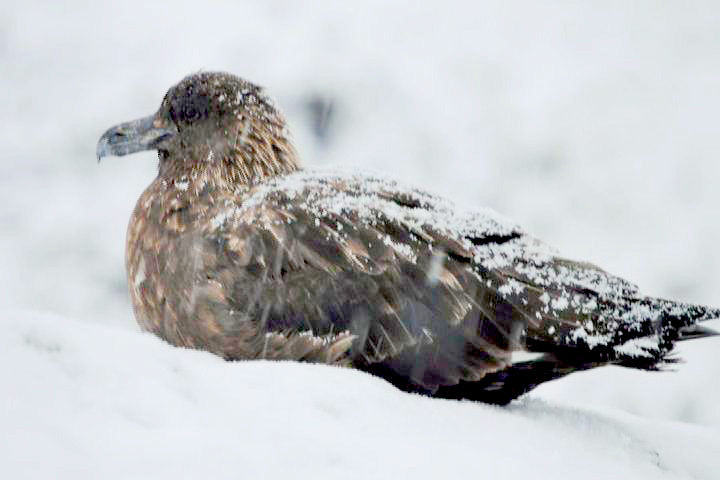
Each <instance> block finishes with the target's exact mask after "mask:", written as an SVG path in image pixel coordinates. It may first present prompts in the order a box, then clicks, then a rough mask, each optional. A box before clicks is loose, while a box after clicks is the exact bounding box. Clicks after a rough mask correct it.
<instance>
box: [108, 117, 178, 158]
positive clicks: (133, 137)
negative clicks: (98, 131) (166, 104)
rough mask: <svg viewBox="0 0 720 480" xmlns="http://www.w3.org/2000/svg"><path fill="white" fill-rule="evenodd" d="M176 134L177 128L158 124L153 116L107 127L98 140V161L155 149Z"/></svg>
mask: <svg viewBox="0 0 720 480" xmlns="http://www.w3.org/2000/svg"><path fill="white" fill-rule="evenodd" d="M175 135H177V129H176V128H175V127H174V126H172V127H165V126H160V124H159V122H158V121H156V119H155V116H154V115H151V116H149V117H145V118H140V119H138V120H133V121H132V122H125V123H121V124H120V125H117V126H115V127H112V128H110V129H108V130H107V131H106V132H105V133H103V134H102V137H100V140H98V144H97V149H96V150H95V152H96V154H97V159H98V163H100V160H101V159H102V158H103V157H107V156H110V155H114V156H116V157H122V156H123V155H129V154H131V153H135V152H142V151H145V150H157V149H158V148H162V146H163V144H165V142H166V141H167V140H169V139H170V138H172V137H174V136H175Z"/></svg>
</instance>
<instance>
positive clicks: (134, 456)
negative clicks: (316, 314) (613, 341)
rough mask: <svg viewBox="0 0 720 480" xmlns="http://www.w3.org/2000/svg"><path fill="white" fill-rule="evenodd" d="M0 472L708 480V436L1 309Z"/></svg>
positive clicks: (711, 456)
mask: <svg viewBox="0 0 720 480" xmlns="http://www.w3.org/2000/svg"><path fill="white" fill-rule="evenodd" d="M0 325H1V326H2V331H3V335H2V336H0V357H2V359H1V361H0V378H2V383H3V388H4V391H5V394H4V395H3V396H2V400H1V403H2V408H0V425H2V429H0V445H2V446H3V447H2V449H0V475H1V476H2V477H3V478H23V479H30V478H43V479H44V478H74V479H83V478H92V479H96V478H103V479H114V478H153V479H164V478H174V479H175V478H315V479H317V478H333V479H334V478H338V477H340V478H344V479H347V478H365V479H366V478H413V479H419V478H456V477H457V476H460V475H462V477H463V478H465V477H468V475H472V476H473V478H493V479H519V478H529V477H538V476H539V477H541V478H553V479H556V480H562V479H565V478H567V479H570V478H572V479H575V478H583V479H594V478H597V479H607V478H633V479H646V478H647V479H651V478H652V479H657V478H663V479H674V478H707V479H713V478H718V476H719V475H720V456H718V455H717V452H720V435H719V434H718V433H719V432H718V430H717V429H713V428H707V427H701V426H695V425H689V424H682V423H673V422H662V421H657V420H648V419H644V418H642V417H638V416H633V415H629V414H624V413H618V412H615V411H611V410H599V409H580V408H576V407H571V406H566V405H562V404H557V403H552V404H550V403H548V402H545V401H541V400H539V399H536V398H533V397H530V398H526V399H525V400H523V401H520V402H516V403H515V404H513V405H511V406H510V407H508V408H504V409H503V408H498V407H492V406H486V405H480V404H474V403H470V402H455V401H444V400H437V399H430V398H424V397H420V396H415V395H409V394H406V393H403V392H400V391H398V390H396V389H395V388H394V387H392V386H390V385H389V384H387V383H386V382H384V381H382V380H380V379H376V378H373V377H371V376H369V375H366V374H364V373H361V372H357V371H352V370H346V369H340V368H334V367H326V366H318V365H306V364H297V363H290V362H263V361H257V362H234V363H228V362H225V361H222V360H221V359H219V358H217V357H215V356H213V355H210V354H208V353H204V352H199V351H192V350H186V349H180V348H174V347H171V346H169V345H167V344H165V343H163V342H162V341H160V340H158V339H156V338H155V337H153V336H150V335H148V334H142V333H138V332H133V331H128V330H124V329H119V328H114V327H110V326H101V325H99V324H94V323H87V322H79V321H75V320H72V319H67V318H62V317H58V316H51V315H46V314H39V313H33V312H23V311H10V312H0Z"/></svg>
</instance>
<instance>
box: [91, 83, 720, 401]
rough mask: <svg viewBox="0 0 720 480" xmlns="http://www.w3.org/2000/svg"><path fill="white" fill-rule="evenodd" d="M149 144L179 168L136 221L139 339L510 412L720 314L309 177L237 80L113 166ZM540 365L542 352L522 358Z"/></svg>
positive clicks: (436, 210) (663, 354)
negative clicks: (319, 366)
mask: <svg viewBox="0 0 720 480" xmlns="http://www.w3.org/2000/svg"><path fill="white" fill-rule="evenodd" d="M138 125H140V126H141V127H142V128H141V127H140V126H138ZM142 129H144V130H142ZM136 131H140V134H139V135H135V137H133V136H132V135H131V134H135V133H136ZM138 136H139V138H141V139H143V140H142V142H140V143H139V144H137V145H136V144H134V143H132V142H133V140H129V139H131V138H136V137H138ZM138 145H139V146H138ZM146 148H155V149H158V150H159V152H160V155H159V156H160V168H159V170H160V173H159V176H158V177H157V178H156V179H155V181H154V182H153V183H152V184H151V185H150V187H149V188H148V189H147V190H146V191H145V192H144V193H143V195H142V196H141V198H140V200H139V201H138V204H137V206H136V209H135V211H134V213H133V216H132V218H131V221H130V226H129V229H128V243H127V257H126V261H127V270H128V282H129V287H130V292H131V297H132V300H133V306H134V309H135V315H136V317H137V319H138V321H139V323H140V325H141V326H142V327H143V328H144V329H146V330H149V331H152V332H154V333H155V334H157V335H159V336H160V337H162V338H164V339H165V340H167V341H168V342H170V343H172V344H175V345H180V346H186V347H192V348H199V349H204V350H208V351H211V352H213V353H216V354H218V355H220V356H222V357H224V358H227V359H233V360H240V359H243V360H244V359H256V358H267V359H289V360H301V361H311V362H322V363H329V364H338V365H345V366H352V367H355V368H359V369H363V370H366V371H369V372H371V373H374V374H377V375H380V376H382V377H384V378H386V379H388V380H389V381H391V382H392V383H394V384H395V385H397V386H399V387H401V388H403V389H406V390H410V391H417V392H422V393H427V394H432V395H437V396H442V397H450V398H471V399H476V400H481V401H486V402H492V403H507V402H508V401H510V400H512V399H513V398H515V397H517V396H519V395H521V394H522V393H524V392H526V391H528V390H530V389H532V388H534V387H535V386H536V385H537V384H539V383H542V382H543V381H547V380H551V379H553V378H557V377H560V376H563V375H566V374H568V373H571V372H573V371H577V370H584V369H587V368H592V367H595V366H599V365H605V364H610V363H614V364H620V365H626V366H633V367H637V368H645V369H654V368H657V366H658V365H659V364H661V363H662V362H664V361H667V355H668V354H669V352H670V351H671V349H672V347H673V344H674V342H675V341H676V340H678V339H681V338H682V337H683V336H689V335H695V336H704V335H706V334H707V333H708V332H707V331H705V330H703V329H700V328H699V327H697V326H696V323H697V322H698V321H702V320H705V319H709V318H716V317H718V316H719V314H720V312H718V311H717V310H713V309H708V308H705V307H699V306H692V305H686V304H681V303H677V302H671V301H666V300H660V299H655V298H651V297H646V296H643V295H641V294H640V293H639V292H638V290H637V288H636V287H635V286H634V285H632V284H630V283H629V282H626V281H624V280H622V279H620V278H617V277H615V276H612V275H610V274H608V273H606V272H604V271H602V270H601V269H599V268H597V267H595V266H593V265H590V264H587V263H580V262H574V261H570V260H566V259H563V258H560V257H558V256H556V254H555V252H554V251H552V250H551V249H549V248H548V247H547V246H545V245H544V244H542V243H541V242H539V241H538V240H536V239H534V238H532V237H531V236H529V235H527V234H526V233H525V232H523V231H522V230H521V229H520V228H519V227H518V226H516V225H514V224H513V223H512V222H509V221H507V220H505V219H504V218H502V217H500V216H499V215H497V214H495V213H493V212H491V211H489V210H471V211H466V212H465V211H463V210H461V209H458V208H457V207H456V206H454V205H453V204H451V203H450V202H448V201H445V200H443V199H441V198H438V197H436V196H433V195H430V194H427V193H424V192H421V191H418V190H415V189H411V188H406V187H402V186H400V185H398V184H397V183H395V182H393V181H389V180H384V179H379V178H374V177H371V176H362V175H352V174H339V173H328V172H308V171H304V170H302V169H300V168H299V162H298V161H297V156H296V153H295V151H294V149H293V148H292V146H291V145H290V142H289V140H288V138H287V134H286V131H285V125H284V120H283V119H282V116H281V115H280V114H279V112H278V111H277V109H276V108H275V107H274V106H273V105H272V103H271V102H270V101H269V100H268V99H267V97H265V96H264V95H263V93H262V91H261V90H260V89H259V88H258V87H256V86H254V85H253V84H250V83H249V82H246V81H244V80H241V79H239V78H237V77H234V76H232V75H228V74H217V73H201V74H196V75H193V76H190V77H187V78H186V79H184V80H183V81H182V82H180V83H179V84H178V85H177V86H175V87H173V88H172V89H171V90H170V91H169V92H168V95H167V96H166V98H165V100H164V101H163V105H162V106H161V108H160V110H159V111H158V113H157V114H155V116H153V117H150V118H148V119H144V120H141V121H139V122H133V123H128V124H124V125H122V126H120V127H116V128H115V129H111V130H109V131H108V132H107V133H106V134H105V135H104V136H103V139H101V143H100V144H99V146H98V154H99V156H100V155H101V154H105V153H114V154H125V153H132V152H133V151H137V150H139V149H146ZM523 351H530V352H535V353H537V354H538V358H536V359H533V360H529V361H526V362H516V363H513V354H517V353H518V352H523Z"/></svg>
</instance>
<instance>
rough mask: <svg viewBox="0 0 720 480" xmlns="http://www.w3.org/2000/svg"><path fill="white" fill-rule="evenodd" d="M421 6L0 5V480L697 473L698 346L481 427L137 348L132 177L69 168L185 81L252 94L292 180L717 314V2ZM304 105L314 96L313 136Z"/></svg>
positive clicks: (706, 393)
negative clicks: (485, 233)
mask: <svg viewBox="0 0 720 480" xmlns="http://www.w3.org/2000/svg"><path fill="white" fill-rule="evenodd" d="M438 7H439V5H438V2H433V1H428V0H423V1H417V2H413V3H412V8H409V7H408V4H406V3H403V2H383V1H380V0H377V1H367V2H362V3H359V2H356V3H353V4H352V6H350V5H349V4H348V3H346V2H336V1H332V0H317V1H315V2H310V3H307V2H296V3H293V2H281V1H255V2H250V1H248V2H236V3H232V2H221V1H219V0H208V1H206V2H203V3H202V4H200V3H198V2H192V1H178V2H175V3H174V4H173V8H172V9H171V8H168V6H167V5H164V4H160V3H157V4H154V3H147V2H140V1H139V0H125V1H123V2H104V3H103V2H87V1H84V0H68V1H64V2H42V1H39V0H29V1H25V2H6V3H5V4H3V10H2V12H3V15H1V16H0V71H1V72H2V75H0V111H2V114H3V122H2V128H0V145H2V150H1V151H0V309H2V310H3V311H4V312H5V313H2V314H0V322H1V323H0V325H2V333H1V334H0V344H1V346H2V348H0V355H2V356H3V359H2V360H3V361H2V362H0V382H1V383H0V385H2V396H1V397H0V398H1V400H0V402H1V404H2V408H0V445H2V448H0V477H2V478H19V479H22V478H167V477H173V478H193V477H194V478H212V477H213V476H215V477H218V478H241V477H243V478H244V477H252V476H253V475H254V476H256V477H261V478H273V477H275V478H278V477H280V476H283V477H287V476H290V475H291V476H292V477H303V476H311V475H312V476H313V477H314V478H330V477H332V478H352V477H360V476H363V477H365V478H370V477H372V476H374V477H377V478H388V477H390V478H391V477H396V478H407V477H412V478H423V477H425V478H447V477H450V478H452V475H453V474H462V476H463V478H465V477H469V476H470V475H469V474H472V475H473V476H476V477H478V478H480V477H490V478H514V479H519V478H523V479H524V478H529V477H531V478H536V477H541V478H543V477H551V478H556V479H557V480H562V479H564V478H573V479H575V478H581V477H582V478H640V479H642V478H718V477H720V467H719V466H718V464H717V459H718V458H720V455H718V452H720V446H719V445H718V443H717V442H718V440H717V439H718V438H720V408H719V407H718V405H720V382H719V381H718V380H717V379H719V378H720V353H719V352H720V349H719V347H718V339H707V340H700V341H692V342H685V343H683V344H681V345H680V346H679V348H678V356H680V357H682V358H684V359H685V360H686V363H683V364H679V365H677V366H674V367H673V368H674V369H675V370H677V371H672V372H667V373H655V374H651V373H645V372H637V371H631V370H627V369H620V368H612V367H609V368H604V369H598V370H593V371H590V372H584V373H581V374H577V375H573V376H571V377H569V378H567V379H563V380H561V381H557V382H551V383H549V384H547V385H543V386H541V387H540V388H538V389H537V390H536V391H535V392H534V393H533V394H532V395H531V398H529V399H527V400H524V401H522V402H520V403H519V404H517V405H515V406H512V407H511V408H509V409H498V408H492V407H487V406H482V405H473V404H469V403H458V402H445V401H433V400H429V399H424V398H419V397H414V396H410V395H405V394H402V393H400V392H397V391H395V390H394V389H392V388H391V387H389V386H388V385H386V384H385V383H383V382H381V381H379V380H376V379H373V378H370V377H368V376H367V375H363V374H361V373H357V372H348V371H338V370H334V369H329V368H323V367H313V366H307V365H293V364H274V363H263V362H259V363H252V364H250V363H248V364H245V363H234V364H227V363H224V362H221V361H219V360H218V359H216V358H214V357H212V356H210V355H207V354H203V353H200V352H193V351H187V350H180V349H173V348H170V347H168V346H166V345H164V344H162V343H161V342H160V341H159V340H156V339H154V338H152V337H149V336H147V335H144V334H141V333H139V332H138V329H137V326H136V325H135V322H134V320H133V318H132V311H131V308H130V304H129V300H128V295H127V280H126V278H125V269H124V260H123V255H124V242H125V230H126V226H127V220H128V219H129V217H130V213H131V211H132V208H133V206H134V204H135V202H136V201H137V198H138V197H139V195H140V193H141V192H142V191H143V189H144V188H145V187H146V186H147V185H148V184H149V182H150V181H151V179H152V178H153V176H154V172H155V169H156V162H157V160H156V157H155V155H154V154H152V153H144V154H137V155H134V156H132V157H126V158H122V159H115V158H112V159H107V160H104V161H103V163H102V165H101V166H100V167H96V164H95V158H94V151H95V143H96V141H97V139H98V137H99V136H100V134H101V133H102V132H103V131H104V130H105V129H106V128H108V127H110V126H112V125H114V124H117V123H119V122H122V121H126V120H130V119H133V118H138V117H140V116H145V115H148V114H150V113H151V112H152V111H153V110H154V109H155V108H157V106H159V104H160V101H161V99H162V95H163V94H164V93H165V91H166V89H167V88H168V87H169V86H170V85H171V84H173V83H174V82H177V81H178V80H180V79H181V78H182V77H183V76H185V75H187V74H188V73H191V72H195V71H197V70H199V69H207V70H228V71H231V72H233V73H237V74H239V75H242V76H245V77H247V78H248V79H250V80H253V81H255V82H258V83H261V84H263V85H265V86H266V87H267V92H268V93H269V94H270V95H273V96H276V97H277V100H278V104H279V105H280V106H281V108H282V110H283V111H285V112H286V113H287V115H288V117H289V119H290V127H291V130H292V132H293V134H294V138H295V139H296V141H297V142H296V143H297V146H298V150H299V151H300V153H301V156H302V158H303V159H304V161H305V163H306V164H307V165H308V166H311V167H322V166H324V165H326V164H343V165H344V166H347V167H351V168H352V169H359V168H362V169H374V170H376V171H380V172H382V173H383V174H386V175H388V176H391V177H394V178H397V179H398V180H401V181H402V182H403V183H405V184H410V185H416V186H418V187H421V188H424V189H429V190H431V191H434V192H436V193H439V194H441V195H444V196H447V197H449V198H451V199H452V200H454V201H458V202H460V203H463V204H465V205H468V206H471V207H480V206H487V207H490V208H492V209H493V210H497V211H499V212H502V213H503V214H504V215H506V216H507V217H509V218H511V219H513V221H516V222H517V223H518V224H519V225H521V226H522V227H523V228H524V229H525V230H526V231H528V232H531V233H532V234H534V235H535V236H537V237H538V238H541V239H542V240H544V241H546V242H547V243H548V244H550V245H553V246H555V247H558V250H559V251H561V252H562V253H563V254H564V255H567V256H569V257H571V258H578V259H586V260H588V261H592V262H593V263H596V264H598V265H600V266H602V267H603V268H605V269H606V270H607V271H609V272H613V273H615V274H618V275H620V276H622V277H625V278H628V279H630V280H632V281H633V282H634V283H637V284H638V285H640V286H641V287H642V289H643V292H645V293H649V294H654V295H658V296H662V297H665V298H675V299H678V300H683V301H688V302H696V303H704V304H714V305H716V306H718V305H720V250H719V249H718V248H717V245H718V244H719V243H720V221H719V220H718V217H717V214H716V212H717V206H718V205H719V204H720V189H718V188H717V179H718V178H720V162H718V161H717V157H718V152H720V130H719V129H720V123H719V122H718V121H717V112H718V111H720V95H718V90H717V85H719V84H720V62H718V58H720V42H718V21H717V18H718V15H720V3H718V2H715V1H710V0H689V1H686V2H662V3H660V2H655V1H651V0H641V1H638V2H625V1H622V0H611V1H608V2H574V3H570V2H561V1H548V2H534V1H531V0H514V1H487V2H458V1H454V0H449V1H446V2H443V3H442V7H443V8H438ZM138 12H142V13H141V14H139V13H138ZM158 19H162V20H161V21H159V20H158ZM312 95H321V96H327V97H328V98H329V99H331V100H333V101H334V106H335V108H334V110H333V111H334V114H333V116H332V117H331V118H330V125H331V127H332V130H331V135H329V139H328V140H327V141H325V142H321V141H319V140H317V139H316V138H315V137H314V136H313V133H312V132H313V130H312V127H311V125H312V122H311V121H310V120H309V118H310V117H309V114H308V109H307V108H306V105H307V103H308V99H309V98H310V97H311V96H312ZM549 300H551V299H549ZM571 304H572V302H571ZM8 308H24V309H29V310H30V311H32V312H37V311H39V310H41V311H50V312H54V314H56V315H62V317H59V316H55V315H52V316H47V315H44V314H38V313H7V310H6V309H8ZM68 317H69V318H68ZM710 326H714V327H715V328H720V322H715V324H714V325H710ZM551 333H552V332H551ZM638 346H639V347H642V345H628V346H627V348H631V347H638ZM348 445H349V447H348ZM652 452H655V453H652ZM488 472H489V473H488Z"/></svg>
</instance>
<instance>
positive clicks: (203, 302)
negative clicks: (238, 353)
mask: <svg viewBox="0 0 720 480" xmlns="http://www.w3.org/2000/svg"><path fill="white" fill-rule="evenodd" d="M202 225H203V215H202V212H200V211H198V209H197V207H194V206H192V205H191V203H190V202H189V201H188V200H187V199H184V198H180V197H177V196H174V197H171V198H162V197H158V196H157V195H155V196H153V195H151V194H149V193H148V192H146V193H145V194H143V196H142V197H141V198H140V200H139V201H138V204H137V206H136V208H135V211H134V212H133V215H132V217H131V219H130V224H129V226H128V235H127V245H126V259H125V260H126V268H127V277H128V278H127V280H128V288H129V291H130V296H131V299H132V303H133V310H134V312H135V317H136V319H137V321H138V323H139V324H140V326H141V327H142V328H143V329H144V330H147V331H150V332H153V333H155V334H156V335H158V336H160V337H162V338H163V339H165V340H166V341H168V342H170V343H172V344H174V345H180V346H185V347H192V348H202V349H205V350H210V351H214V352H215V353H219V354H223V351H222V350H223V349H224V348H225V347H223V346H221V345H219V344H218V341H217V339H219V338H223V337H227V333H228V332H227V328H228V325H230V324H231V322H230V321H229V318H228V317H229V316H230V315H232V309H231V308H230V306H229V300H228V294H227V286H226V285H225V284H223V283H222V282H221V281H220V280H218V278H217V277H218V275H217V273H218V268H219V267H218V265H219V263H220V260H221V259H219V258H218V253H217V252H218V250H217V248H216V246H215V245H214V241H213V240H212V238H210V237H208V235H207V234H206V232H205V231H204V230H203V228H202Z"/></svg>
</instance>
